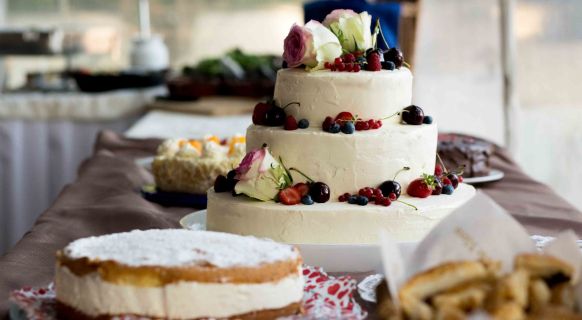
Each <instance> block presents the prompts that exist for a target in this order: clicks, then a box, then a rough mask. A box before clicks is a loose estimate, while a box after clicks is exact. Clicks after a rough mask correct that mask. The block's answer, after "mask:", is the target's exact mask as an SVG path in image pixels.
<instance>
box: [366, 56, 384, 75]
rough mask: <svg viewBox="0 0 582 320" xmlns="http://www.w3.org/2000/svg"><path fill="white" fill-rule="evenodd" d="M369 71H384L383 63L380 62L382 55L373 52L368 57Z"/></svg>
mask: <svg viewBox="0 0 582 320" xmlns="http://www.w3.org/2000/svg"><path fill="white" fill-rule="evenodd" d="M367 70H368V71H380V70H382V62H381V61H380V54H378V53H377V52H372V53H370V54H369V55H368V67H367Z"/></svg>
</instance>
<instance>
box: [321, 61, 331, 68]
mask: <svg viewBox="0 0 582 320" xmlns="http://www.w3.org/2000/svg"><path fill="white" fill-rule="evenodd" d="M323 66H324V67H325V68H326V69H331V63H329V62H325V63H324V64H323Z"/></svg>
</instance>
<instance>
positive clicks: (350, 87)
mask: <svg viewBox="0 0 582 320" xmlns="http://www.w3.org/2000/svg"><path fill="white" fill-rule="evenodd" d="M274 99H275V101H277V102H278V104H279V105H280V106H282V107H283V106H285V105H287V104H289V103H291V102H299V104H300V105H289V107H287V108H286V109H285V112H286V113H287V114H291V115H293V116H294V117H295V118H296V119H297V120H299V119H304V118H305V119H307V120H309V121H310V122H311V123H312V124H313V125H315V124H317V125H320V124H321V123H323V121H324V120H325V117H327V116H331V117H335V116H336V115H337V114H338V113H340V112H342V111H349V112H351V113H352V114H353V115H358V117H360V118H362V119H382V118H385V117H388V116H390V115H392V114H394V113H396V112H398V111H400V110H401V109H402V108H404V107H406V106H408V105H410V104H411V101H412V74H411V73H410V70H408V69H406V68H404V67H403V68H400V69H396V70H392V71H389V70H382V71H378V72H370V71H361V72H357V73H355V72H331V71H328V70H324V71H318V72H306V71H305V70H302V69H281V70H279V72H277V82H276V84H275V95H274ZM399 120H400V117H392V118H390V119H386V120H384V123H397V122H398V121H399Z"/></svg>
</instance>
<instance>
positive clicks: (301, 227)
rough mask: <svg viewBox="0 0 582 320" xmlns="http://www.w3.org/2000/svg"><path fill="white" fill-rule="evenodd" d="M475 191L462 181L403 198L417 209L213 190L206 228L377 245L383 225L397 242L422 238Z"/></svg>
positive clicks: (282, 238)
mask: <svg viewBox="0 0 582 320" xmlns="http://www.w3.org/2000/svg"><path fill="white" fill-rule="evenodd" d="M474 194H475V188H473V187H472V186H470V185H467V184H460V185H459V187H458V188H457V189H456V190H455V192H454V193H453V194H452V195H439V196H430V197H428V198H425V199H419V198H412V197H409V196H406V195H402V196H401V198H400V199H401V200H403V201H406V202H408V203H411V204H413V205H415V206H417V207H418V211H415V210H414V209H412V208H411V207H409V206H406V205H404V204H402V203H398V202H393V203H392V204H391V205H390V206H389V207H383V206H379V205H375V204H368V205H367V206H365V207H362V206H358V205H353V204H348V203H341V202H328V203H323V204H314V205H311V206H307V205H301V204H299V205H294V206H286V205H282V204H280V203H274V202H259V201H253V200H251V199H248V198H243V197H236V198H234V197H232V196H231V195H230V194H228V193H215V192H214V191H209V192H208V209H207V210H208V211H207V212H208V213H207V229H208V230H215V231H222V232H230V233H236V234H243V235H255V236H258V237H266V238H271V239H273V240H275V241H280V242H286V243H293V244H304V243H321V244H333V243H338V244H339V243H345V244H349V243H353V244H375V243H377V241H378V234H379V232H380V230H382V229H383V230H386V231H387V232H388V233H390V235H391V236H392V237H393V238H394V239H396V240H398V241H402V242H408V241H419V240H420V239H422V238H423V237H424V236H425V235H426V234H427V233H428V232H429V231H430V229H432V227H434V226H435V225H436V224H437V223H438V222H439V221H440V220H442V219H443V218H444V217H446V216H447V215H448V214H449V213H451V212H452V211H453V210H454V209H456V208H458V207H459V206H461V205H462V204H463V203H465V202H466V201H468V200H469V199H470V198H471V197H473V196H474Z"/></svg>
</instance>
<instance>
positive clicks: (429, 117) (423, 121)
mask: <svg viewBox="0 0 582 320" xmlns="http://www.w3.org/2000/svg"><path fill="white" fill-rule="evenodd" d="M422 123H424V124H432V117H431V116H424V119H422Z"/></svg>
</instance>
